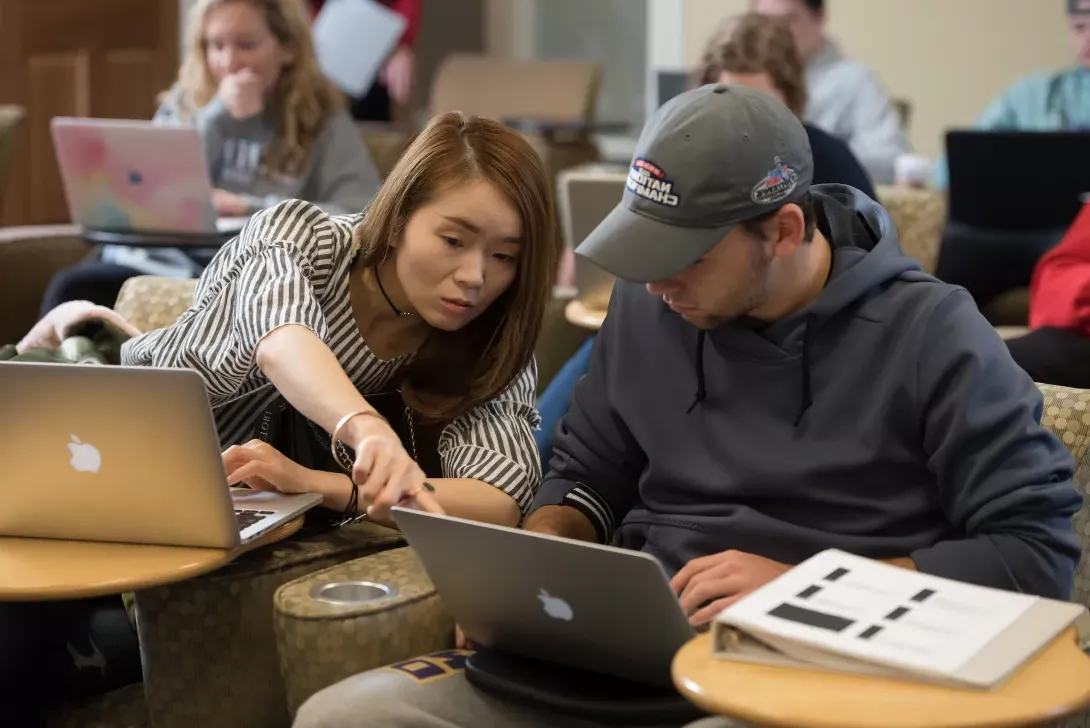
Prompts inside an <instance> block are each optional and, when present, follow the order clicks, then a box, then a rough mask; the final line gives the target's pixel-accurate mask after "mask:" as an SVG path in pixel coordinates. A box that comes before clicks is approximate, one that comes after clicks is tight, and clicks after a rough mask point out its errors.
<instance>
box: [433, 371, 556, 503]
mask: <svg viewBox="0 0 1090 728" xmlns="http://www.w3.org/2000/svg"><path fill="white" fill-rule="evenodd" d="M536 397H537V364H536V362H531V363H530V365H529V366H528V367H527V368H526V370H525V371H524V372H523V373H522V374H521V375H520V376H519V378H518V379H516V380H515V382H514V383H513V384H512V385H511V386H510V387H508V389H507V390H506V391H504V392H503V393H502V394H500V395H499V396H497V397H495V398H494V399H491V400H489V401H487V402H485V403H484V404H481V405H478V406H477V407H475V408H474V409H472V410H470V411H469V412H467V413H466V414H464V415H462V416H461V417H459V418H458V419H456V420H454V421H453V422H452V423H450V424H449V425H448V426H447V427H446V429H444V431H443V434H442V436H441V437H440V438H439V457H440V459H441V461H442V464H443V475H444V476H445V477H448V478H472V479H473V480H480V481H483V482H485V483H488V484H489V485H493V486H495V487H497V488H499V489H500V490H502V491H503V492H504V493H507V494H508V495H509V496H511V497H512V498H514V499H515V502H516V503H518V506H519V510H521V511H522V513H523V515H525V514H526V513H527V511H528V510H529V509H530V505H531V504H532V503H533V500H534V494H535V493H536V492H537V488H538V485H539V483H540V482H541V456H540V455H539V454H538V451H537V443H536V442H534V436H533V430H535V429H537V428H538V427H540V425H541V417H540V416H539V415H538V412H537V405H536Z"/></svg>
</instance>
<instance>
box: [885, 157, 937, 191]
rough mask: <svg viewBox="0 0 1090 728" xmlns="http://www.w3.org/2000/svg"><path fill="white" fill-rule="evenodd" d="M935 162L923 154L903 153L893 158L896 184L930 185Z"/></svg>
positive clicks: (909, 185) (908, 185)
mask: <svg viewBox="0 0 1090 728" xmlns="http://www.w3.org/2000/svg"><path fill="white" fill-rule="evenodd" d="M933 166H934V163H933V162H932V161H931V159H929V158H928V157H925V156H923V155H922V154H912V153H907V154H901V155H899V156H898V157H897V158H896V159H894V160H893V182H894V184H898V185H904V186H907V187H930V186H931V176H932V168H933Z"/></svg>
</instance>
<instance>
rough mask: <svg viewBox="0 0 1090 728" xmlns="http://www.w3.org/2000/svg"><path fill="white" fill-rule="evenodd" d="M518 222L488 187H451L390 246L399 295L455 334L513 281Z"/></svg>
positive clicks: (503, 200) (503, 199)
mask: <svg viewBox="0 0 1090 728" xmlns="http://www.w3.org/2000/svg"><path fill="white" fill-rule="evenodd" d="M522 234H523V231H522V220H521V218H520V217H519V214H518V212H517V211H516V210H515V208H514V206H513V205H512V204H511V202H510V201H509V200H508V199H507V198H506V197H505V196H504V195H503V194H502V193H500V192H499V190H497V189H496V188H495V187H493V186H492V185H491V184H490V183H489V182H485V181H482V180H475V181H473V182H469V183H462V184H459V185H457V186H451V187H448V188H447V189H445V190H443V191H442V192H440V193H439V194H438V195H437V196H436V197H435V199H433V200H432V201H431V202H429V203H428V204H426V205H424V206H422V207H420V208H419V209H418V210H417V211H416V212H415V213H413V215H412V216H411V217H410V218H409V221H408V223H407V224H406V226H405V231H404V233H403V235H402V236H401V239H400V240H398V241H397V242H396V244H395V249H394V256H395V258H394V263H395V269H396V271H397V279H398V282H399V283H400V284H401V290H402V291H403V292H404V294H405V297H406V298H407V299H408V302H409V304H410V306H411V307H412V308H413V310H415V311H416V312H417V314H419V315H420V317H421V318H422V319H424V320H425V321H426V322H428V323H429V324H430V325H432V326H434V327H436V328H437V329H442V330H444V331H454V330H456V329H460V328H462V327H463V326H465V325H466V324H468V323H469V322H470V321H472V320H473V319H475V318H476V317H477V316H480V315H481V313H482V312H483V311H484V310H485V309H486V308H488V307H489V306H490V305H491V304H492V303H493V302H494V301H495V300H496V299H497V298H499V297H500V296H501V295H503V293H504V291H506V290H507V288H508V287H509V286H510V285H511V283H512V282H513V281H514V280H515V273H516V272H517V270H518V258H519V255H520V254H521V251H522V246H523V243H522Z"/></svg>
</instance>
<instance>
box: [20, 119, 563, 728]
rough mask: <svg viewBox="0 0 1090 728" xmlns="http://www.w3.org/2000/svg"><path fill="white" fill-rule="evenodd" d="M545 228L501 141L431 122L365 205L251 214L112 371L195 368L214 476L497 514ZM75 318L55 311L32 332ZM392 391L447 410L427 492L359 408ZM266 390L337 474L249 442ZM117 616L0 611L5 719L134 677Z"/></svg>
mask: <svg viewBox="0 0 1090 728" xmlns="http://www.w3.org/2000/svg"><path fill="white" fill-rule="evenodd" d="M553 220H554V217H553V203H552V197H551V194H550V187H549V183H548V180H547V178H546V176H545V172H544V170H543V168H542V165H541V162H540V160H539V159H538V157H537V155H536V154H535V153H534V151H533V150H532V149H531V148H530V146H529V145H528V144H527V143H526V142H525V141H524V140H523V139H522V138H521V137H520V136H519V135H518V134H516V133H515V132H512V131H510V130H508V129H505V128H504V127H502V126H501V125H500V124H497V123H495V122H492V121H487V120H484V119H476V118H465V117H463V116H462V115H461V114H458V113H449V114H444V115H442V116H439V117H437V118H436V119H434V120H432V122H431V123H430V124H428V126H427V127H426V128H425V129H424V130H423V131H422V132H421V133H420V135H419V136H418V137H417V138H416V139H415V140H414V141H413V142H412V143H411V144H410V146H409V147H408V149H407V150H406V151H405V153H404V154H403V156H402V158H401V160H400V161H399V162H398V164H397V166H396V167H395V169H394V170H393V172H392V173H391V174H390V176H389V178H388V179H387V181H386V183H385V185H384V186H383V187H382V188H381V190H380V191H379V193H378V195H377V196H376V197H375V199H374V201H373V202H372V204H371V206H370V207H369V208H368V210H367V211H366V214H365V215H358V214H357V215H346V216H330V215H328V214H327V213H325V212H323V211H322V210H321V209H319V208H318V207H315V206H314V205H312V204H310V203H307V202H302V201H298V200H292V201H288V202H283V203H280V204H279V205H277V206H275V207H273V208H270V209H268V210H265V211H263V212H260V213H258V214H257V215H255V216H254V218H253V219H252V220H251V222H250V223H249V224H248V225H247V226H246V228H245V229H244V230H243V232H242V233H241V234H240V235H239V237H238V238H237V239H235V240H233V241H232V242H230V243H228V244H227V245H226V246H225V247H224V248H223V249H222V250H221V251H220V252H219V253H218V254H217V256H216V257H215V259H214V260H213V261H212V263H211V264H210V265H209V267H208V268H207V269H206V270H205V272H204V274H203V275H202V276H201V278H200V280H199V281H198V283H197V288H196V292H195V296H194V302H193V305H192V307H191V308H190V309H189V310H188V311H186V312H185V313H184V314H182V316H181V317H180V318H179V319H178V320H177V322H175V323H174V324H173V325H171V326H169V327H167V328H165V329H159V330H156V331H150V332H147V333H144V334H138V333H137V332H133V331H132V329H131V326H130V327H129V330H130V333H137V335H136V336H134V338H131V339H129V340H128V341H127V342H126V343H125V345H124V347H123V350H122V363H123V364H126V365H130V366H156V367H185V368H190V369H195V370H196V371H198V372H199V373H200V374H201V375H202V376H203V378H204V380H205V383H206V385H207V388H208V394H209V398H210V400H211V403H212V405H213V409H214V412H215V417H216V424H217V427H218V430H219V435H220V439H221V442H222V445H223V446H224V447H225V448H226V451H225V452H224V464H225V468H226V470H227V471H228V475H229V480H230V482H232V483H240V482H245V483H247V484H249V485H250V486H251V487H255V488H265V489H276V490H281V491H287V492H301V491H315V492H319V493H321V494H322V496H323V497H324V503H325V505H326V506H328V507H330V508H333V509H337V510H346V511H348V512H349V513H350V514H351V515H355V513H358V512H362V511H365V510H366V511H367V513H368V514H369V515H371V516H372V517H374V518H378V519H383V518H385V517H387V516H388V508H389V506H390V505H392V504H395V503H408V504H410V505H411V504H413V502H414V501H415V505H417V506H419V507H423V508H429V509H432V510H445V511H447V512H449V513H451V514H454V515H459V516H463V517H466V518H473V519H479V520H486V521H491V522H495V523H503V524H508V525H514V524H516V523H517V522H518V521H519V519H520V517H521V514H522V513H523V512H525V511H526V509H527V508H528V507H529V506H530V503H531V501H532V499H533V495H534V491H535V489H536V488H537V485H538V481H539V480H540V466H539V458H538V454H537V448H536V446H535V444H534V440H533V437H532V435H531V430H532V429H533V428H535V427H536V426H537V425H538V415H537V410H536V409H535V403H534V394H535V389H536V383H535V378H536V372H535V368H534V364H533V348H534V344H535V341H536V339H537V336H538V331H539V329H540V325H541V320H542V316H543V313H544V309H545V304H546V301H547V299H548V296H549V294H550V289H551V284H552V275H553V271H554V270H555V269H556V261H557V257H558V246H557V242H556V239H555V232H554V222H553ZM69 310H70V309H69ZM100 310H101V309H100ZM83 311H84V314H86V313H87V312H91V313H92V314H93V313H94V307H91V306H90V305H89V304H88V305H87V306H85V307H84V309H83ZM78 318H79V317H78V316H72V315H70V314H65V312H64V311H63V310H61V309H57V310H56V311H54V312H53V313H51V314H50V317H47V319H46V320H45V321H43V322H42V323H41V324H40V325H39V326H40V330H41V331H43V332H44V331H46V330H50V331H53V332H57V331H62V330H63V329H64V328H65V327H66V326H70V325H71V324H73V323H75V321H76V320H78ZM50 319H52V320H50ZM117 323H119V324H120V325H122V327H124V326H126V325H127V322H124V321H123V320H122V321H117ZM53 335H54V336H55V333H54V334H53ZM43 336H44V339H43V340H42V341H40V342H39V343H44V341H45V340H46V339H48V338H49V336H48V335H45V334H43ZM394 387H400V390H401V394H402V397H403V399H404V400H405V402H406V404H407V405H408V406H410V407H411V408H412V409H413V411H414V412H415V413H417V414H418V415H419V416H421V417H424V418H433V419H436V420H439V421H449V424H448V425H446V427H445V429H444V431H443V433H442V435H441V436H440V440H439V455H440V460H441V462H442V468H443V474H444V475H445V476H446V477H445V478H440V479H432V480H430V483H432V484H434V492H433V493H430V492H429V491H428V490H426V489H424V475H423V473H422V472H421V470H420V468H419V467H418V466H417V464H416V462H415V461H414V460H413V458H412V457H410V456H409V454H408V453H407V452H406V451H405V449H404V447H403V446H402V444H401V441H400V439H399V438H398V436H397V434H396V433H395V432H394V431H393V429H392V428H391V427H390V426H389V425H388V424H387V422H386V421H385V420H384V419H383V418H382V417H381V416H380V415H377V414H376V412H375V410H374V409H373V407H372V405H371V404H370V403H369V402H368V397H369V396H371V395H374V394H376V393H379V392H383V391H388V390H390V389H392V388H394ZM284 400H286V402H287V403H288V404H290V405H291V406H293V407H294V408H295V410H297V411H298V413H299V414H301V415H302V416H303V417H305V418H306V419H307V420H308V421H309V422H308V425H310V426H312V427H313V429H314V431H315V432H317V433H318V434H321V435H324V436H325V438H326V440H325V443H324V444H325V446H327V447H328V445H329V443H330V438H329V435H328V434H325V433H333V434H335V435H337V436H338V437H337V438H336V439H338V440H340V441H343V443H344V444H345V445H347V446H348V447H350V448H352V449H354V450H355V453H356V454H355V461H354V463H353V462H351V460H350V459H349V462H348V463H347V465H349V466H350V467H351V470H352V477H351V478H350V477H349V476H348V475H346V474H344V473H333V472H320V471H316V470H308V469H305V468H304V467H302V466H301V465H299V464H298V463H295V462H292V461H291V460H289V459H288V458H287V457H285V456H284V455H283V454H281V453H279V452H277V451H276V449H275V448H274V447H273V446H271V445H270V444H268V443H266V442H264V441H261V440H255V439H253V438H254V436H255V433H257V432H258V431H259V430H260V429H261V427H262V418H263V415H264V414H265V413H266V412H269V411H272V410H273V409H275V408H276V407H277V406H278V404H277V403H278V402H279V401H284ZM307 429H309V428H307ZM353 491H356V496H355V497H354V496H353ZM105 619H109V620H112V621H109V622H106V621H103V620H105ZM92 623H94V624H98V625H109V626H108V627H103V628H101V630H102V631H103V632H104V633H105V634H108V635H109V637H110V639H109V641H108V642H106V641H102V640H99V641H100V642H102V644H105V645H107V647H108V649H107V653H106V654H105V655H104V657H103V665H102V667H101V670H100V671H80V670H75V669H73V668H72V666H71V658H70V657H69V652H68V651H69V650H73V649H79V650H83V651H84V652H86V651H87V649H89V648H88V647H87V646H85V645H84V643H85V641H86V642H89V638H88V632H87V629H88V628H87V625H88V624H92ZM115 625H123V626H115ZM127 626H128V625H127V621H126V618H125V614H124V610H123V608H122V606H121V604H120V603H119V602H117V603H114V602H113V600H81V601H73V602H68V603H66V604H64V605H63V606H62V607H58V609H57V610H48V611H47V610H44V609H42V608H41V605H39V604H7V605H4V604H0V678H3V679H0V698H2V702H3V705H4V710H5V712H6V714H8V715H14V716H15V718H14V720H15V724H18V725H29V724H36V723H34V721H35V720H40V719H41V711H42V708H43V706H44V705H45V704H46V703H56V702H57V701H59V700H64V699H67V698H70V697H71V696H72V695H73V694H74V693H76V692H79V693H80V694H92V693H95V692H103V691H106V690H108V689H112V688H114V687H117V686H120V685H124V684H127V683H128V682H131V681H133V680H138V679H139V675H140V666H139V659H138V657H137V654H138V653H137V646H136V642H135V639H134V638H135V635H133V634H131V633H130V632H129V631H128V629H127ZM97 637H98V635H96V639H97ZM65 640H68V643H67V648H66V642H65ZM95 644H97V643H90V645H91V648H93V649H96V650H97V649H98V648H97V647H94V645H95ZM73 645H79V647H78V648H77V647H73ZM104 649H106V648H104ZM30 668H33V669H30ZM77 672H78V673H79V675H78V676H73V675H74V674H75V673H77ZM46 673H48V674H49V675H53V676H64V677H62V678H59V679H54V678H53V677H51V678H49V679H47V678H46V677H45V675H46Z"/></svg>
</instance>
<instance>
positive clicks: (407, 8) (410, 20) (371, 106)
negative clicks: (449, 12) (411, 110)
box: [306, 0, 420, 121]
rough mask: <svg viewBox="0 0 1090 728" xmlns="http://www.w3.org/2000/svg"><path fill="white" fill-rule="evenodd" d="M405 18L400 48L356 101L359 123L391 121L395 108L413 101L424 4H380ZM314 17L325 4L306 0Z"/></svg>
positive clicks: (404, 0)
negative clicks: (418, 38) (411, 93)
mask: <svg viewBox="0 0 1090 728" xmlns="http://www.w3.org/2000/svg"><path fill="white" fill-rule="evenodd" d="M378 1H379V2H381V3H382V4H383V5H385V6H387V7H389V8H390V9H391V10H393V11H394V12H395V13H397V14H399V15H401V16H402V17H403V18H405V32H404V33H402V35H401V40H399V41H398V44H397V47H396V48H394V50H393V52H392V53H390V57H389V58H387V59H386V63H385V64H384V65H383V67H382V70H380V71H379V75H378V79H377V80H376V81H375V83H373V84H372V85H371V89H370V90H369V91H368V92H367V93H366V94H365V95H364V96H362V97H361V98H358V99H352V100H351V103H350V105H349V112H350V113H351V114H352V118H353V119H355V120H356V121H390V119H391V112H392V108H393V107H392V104H391V102H392V103H393V104H404V103H405V102H406V101H408V100H409V93H410V92H411V91H412V87H413V73H414V71H415V67H416V53H415V52H414V51H413V47H414V45H415V44H416V34H417V31H418V30H419V28H420V0H378ZM306 2H307V5H308V6H309V7H310V11H311V14H312V15H313V16H317V15H318V11H319V10H321V9H322V5H323V4H325V0H306Z"/></svg>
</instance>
